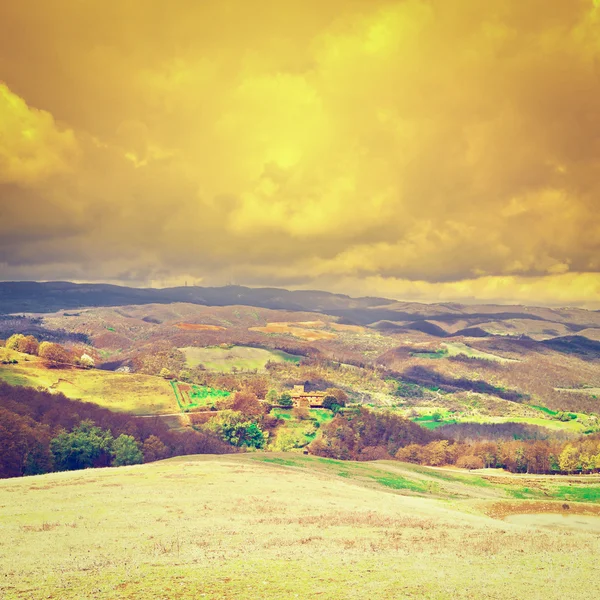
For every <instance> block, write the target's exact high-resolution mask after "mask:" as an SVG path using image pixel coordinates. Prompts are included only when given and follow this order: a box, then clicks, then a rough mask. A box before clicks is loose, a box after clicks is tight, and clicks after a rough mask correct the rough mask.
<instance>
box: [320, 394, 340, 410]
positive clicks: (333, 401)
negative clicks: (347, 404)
mask: <svg viewBox="0 0 600 600" xmlns="http://www.w3.org/2000/svg"><path fill="white" fill-rule="evenodd" d="M323 408H327V409H329V410H331V411H333V412H334V413H337V412H338V411H339V410H340V408H341V405H340V403H339V402H338V399H337V398H336V397H335V396H332V395H327V396H325V398H323Z"/></svg>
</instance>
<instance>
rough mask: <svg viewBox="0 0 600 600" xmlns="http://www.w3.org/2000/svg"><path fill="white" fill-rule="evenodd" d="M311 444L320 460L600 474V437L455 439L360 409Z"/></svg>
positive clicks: (340, 417)
mask: <svg viewBox="0 0 600 600" xmlns="http://www.w3.org/2000/svg"><path fill="white" fill-rule="evenodd" d="M321 431H322V432H323V435H322V436H321V437H320V438H318V439H316V440H315V441H314V442H313V443H312V444H311V445H310V451H311V452H312V453H313V454H318V455H320V456H328V457H331V458H338V459H350V460H375V459H392V458H395V459H397V460H402V461H405V462H412V463H417V464H422V465H431V466H442V465H456V466H457V467H461V468H467V469H481V468H484V467H493V468H504V469H506V470H508V471H510V472H512V473H565V474H573V473H592V472H596V471H600V434H595V435H591V436H587V437H584V438H580V439H577V440H568V441H565V440H541V439H530V440H514V439H512V440H506V439H500V440H495V441H460V442H457V441H454V440H449V439H442V438H441V436H440V434H439V433H435V432H432V431H429V430H426V429H423V428H421V427H420V426H418V425H416V424H415V423H412V422H411V421H409V420H407V419H404V418H403V417H400V416H398V415H394V414H391V413H385V412H377V411H371V410H369V409H366V408H360V409H356V410H353V411H346V412H344V413H343V414H338V415H337V416H336V417H335V418H334V420H333V421H331V422H330V423H329V424H327V425H324V426H323V427H322V428H321Z"/></svg>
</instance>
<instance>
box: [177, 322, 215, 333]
mask: <svg viewBox="0 0 600 600" xmlns="http://www.w3.org/2000/svg"><path fill="white" fill-rule="evenodd" d="M175 327H177V328H178V329H183V330H184V331H225V330H226V329H227V328H226V327H221V326H220V325H205V324H203V323H176V324H175Z"/></svg>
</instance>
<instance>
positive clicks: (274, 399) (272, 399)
mask: <svg viewBox="0 0 600 600" xmlns="http://www.w3.org/2000/svg"><path fill="white" fill-rule="evenodd" d="M265 398H266V400H267V402H268V403H269V404H277V403H278V401H279V394H278V393H277V390H274V389H270V390H269V391H268V392H267V395H266V397H265ZM290 400H291V398H290Z"/></svg>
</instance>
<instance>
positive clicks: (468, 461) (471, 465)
mask: <svg viewBox="0 0 600 600" xmlns="http://www.w3.org/2000/svg"><path fill="white" fill-rule="evenodd" d="M456 466H457V467H459V468H461V469H483V467H484V466H485V465H484V463H483V459H482V458H481V457H479V456H473V455H471V454H468V455H466V456H461V457H460V458H459V459H458V460H457V461H456Z"/></svg>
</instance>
